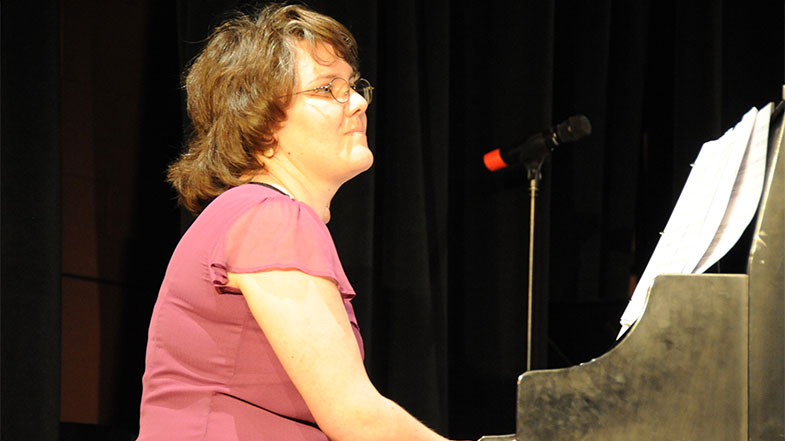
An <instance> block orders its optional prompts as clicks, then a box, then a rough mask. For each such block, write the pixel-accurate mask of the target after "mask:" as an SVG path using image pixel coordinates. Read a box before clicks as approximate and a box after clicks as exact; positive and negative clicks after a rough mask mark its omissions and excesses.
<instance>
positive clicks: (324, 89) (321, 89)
mask: <svg viewBox="0 0 785 441" xmlns="http://www.w3.org/2000/svg"><path fill="white" fill-rule="evenodd" d="M316 90H317V91H318V92H319V93H320V94H322V95H329V94H330V93H331V92H332V86H330V85H329V84H328V85H326V86H322V87H319V88H318V89H316Z"/></svg>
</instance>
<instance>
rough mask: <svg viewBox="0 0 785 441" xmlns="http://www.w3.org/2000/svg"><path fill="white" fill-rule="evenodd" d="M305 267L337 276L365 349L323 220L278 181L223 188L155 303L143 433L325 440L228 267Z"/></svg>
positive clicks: (157, 440) (185, 241) (150, 440)
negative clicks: (231, 280) (274, 185)
mask: <svg viewBox="0 0 785 441" xmlns="http://www.w3.org/2000/svg"><path fill="white" fill-rule="evenodd" d="M267 269H298V270H300V271H303V272H305V273H307V274H311V275H314V276H321V277H326V278H329V279H331V280H333V281H335V282H336V284H337V286H338V291H339V292H340V294H341V296H342V298H343V303H344V305H345V307H346V312H347V313H348V315H349V320H350V322H351V325H352V328H353V330H354V333H355V336H356V337H357V344H358V345H359V346H360V352H361V353H362V351H363V344H362V339H361V337H360V332H359V328H358V327H357V320H356V318H355V315H354V310H353V308H352V305H351V303H350V300H351V299H352V298H353V297H354V295H355V293H354V290H353V289H352V287H351V285H350V284H349V281H348V280H347V279H346V275H345V274H344V271H343V268H342V267H341V262H340V261H339V259H338V254H337V253H336V250H335V246H334V244H333V241H332V237H331V236H330V232H329V231H328V230H327V227H326V226H325V224H324V222H322V220H321V219H320V218H319V216H317V214H316V213H315V212H314V211H313V210H312V209H311V208H310V207H309V206H307V205H305V204H303V203H301V202H297V201H295V200H293V199H291V198H289V197H288V196H286V195H284V194H281V193H280V192H278V191H277V190H274V189H271V188H268V187H265V186H261V185H253V184H246V185H241V186H239V187H235V188H233V189H230V190H228V191H226V192H225V193H223V194H222V195H220V196H219V197H218V198H216V199H215V200H214V201H213V202H212V203H211V204H210V205H209V206H208V207H207V208H206V209H205V210H204V211H203V212H202V213H201V214H200V215H199V217H198V218H197V219H196V221H195V222H194V224H193V225H192V226H191V228H189V229H188V231H187V232H186V233H185V235H184V236H183V238H182V239H181V240H180V243H179V244H178V246H177V248H176V249H175V251H174V254H173V255H172V259H171V261H170V262H169V267H168V268H167V270H166V276H165V277H164V280H163V284H162V285H161V290H160V292H159V294H158V300H157V302H156V305H155V309H154V310H153V316H152V320H151V323H150V332H149V336H148V343H147V358H146V368H145V374H144V377H143V380H142V383H143V393H142V404H141V418H140V433H139V438H138V440H139V441H186V440H188V441H190V440H194V441H195V440H199V441H250V440H254V441H266V440H275V441H278V440H286V441H299V440H303V441H306V440H307V441H317V440H319V441H326V440H327V437H326V436H325V435H324V433H322V432H321V431H320V430H319V428H318V427H317V426H316V424H315V422H314V418H313V416H312V415H311V413H310V411H309V410H308V407H307V406H306V405H305V402H304V401H303V399H302V397H301V396H300V394H299V393H298V392H297V390H296V389H295V387H294V385H293V384H292V382H291V380H290V379H289V377H288V376H287V375H286V372H285V371H284V370H283V367H281V364H280V363H279V362H278V359H277V358H276V356H275V353H274V352H273V350H272V348H271V347H270V344H269V343H268V341H267V339H266V338H265V336H264V333H262V331H261V329H260V328H259V326H258V324H257V323H256V321H255V320H254V318H253V316H252V315H251V312H250V310H249V309H248V305H247V303H246V302H245V298H244V297H243V296H242V294H241V293H240V292H239V291H238V290H234V289H231V288H229V287H227V286H226V282H227V271H228V272H234V273H248V272H257V271H264V270H267Z"/></svg>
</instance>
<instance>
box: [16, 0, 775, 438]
mask: <svg viewBox="0 0 785 441" xmlns="http://www.w3.org/2000/svg"><path fill="white" fill-rule="evenodd" d="M145 3H146V4H148V3H149V5H148V10H149V14H150V20H148V25H147V27H146V28H145V29H144V30H143V31H142V32H143V35H139V36H138V38H145V39H146V41H149V42H150V43H149V44H147V45H146V46H145V47H146V48H147V49H146V50H147V51H149V54H150V56H147V57H145V58H144V60H143V61H142V62H143V63H144V64H145V66H142V67H141V68H142V69H144V72H145V77H144V78H145V80H144V81H146V82H148V84H154V85H155V86H152V87H147V88H145V89H144V90H145V92H144V93H146V94H148V95H147V98H146V99H145V100H144V103H145V104H144V105H145V106H146V109H147V110H149V111H150V115H152V116H150V117H149V119H148V120H146V121H145V122H144V123H143V124H142V125H141V126H140V127H139V131H140V134H141V137H140V139H142V140H144V143H143V144H141V145H139V146H138V149H139V154H138V155H137V157H139V158H140V162H139V163H138V164H133V166H134V167H137V169H138V172H137V173H136V176H138V179H139V182H138V184H139V186H138V192H139V195H138V197H139V200H140V201H145V200H149V199H148V198H147V196H150V195H151V194H152V193H153V192H155V200H156V201H158V202H157V204H159V205H155V204H152V205H151V203H147V204H142V202H140V204H141V205H140V210H139V213H137V214H136V216H138V219H136V220H135V221H134V223H135V225H137V228H138V231H139V237H144V238H145V241H144V242H140V241H138V240H137V241H134V240H131V241H129V251H128V253H129V256H130V257H129V262H133V261H134V259H132V257H133V256H135V255H138V254H139V253H141V252H142V248H144V249H147V250H148V251H149V249H150V247H154V246H155V244H156V243H161V244H165V246H163V247H162V248H167V251H169V248H170V244H171V243H172V242H173V241H174V240H176V239H177V238H176V237H175V236H176V234H175V233H171V231H172V230H173V229H172V228H169V227H167V228H163V227H160V226H158V225H157V223H156V222H154V221H152V220H151V218H150V216H152V214H151V213H152V212H153V211H154V210H155V209H159V210H162V211H165V210H168V209H169V207H170V206H168V205H166V201H169V200H170V198H171V197H172V196H173V195H172V194H171V193H164V194H162V193H163V192H165V190H163V188H164V187H163V186H161V185H160V181H156V183H155V184H150V183H149V182H148V181H149V180H158V179H161V178H162V168H163V165H164V164H165V163H166V162H167V161H169V160H171V159H173V158H174V156H175V155H176V149H175V148H171V144H173V143H176V141H175V140H174V138H176V136H175V135H174V133H176V132H179V131H180V128H181V125H182V118H181V112H178V111H174V110H172V109H171V107H170V106H171V103H172V99H173V97H174V96H175V95H176V93H175V92H174V91H176V90H177V87H178V78H177V76H176V75H175V74H173V73H172V71H173V70H174V68H173V67H172V65H171V64H167V63H165V62H164V60H177V61H178V63H179V67H180V69H182V67H184V66H185V64H186V63H187V61H188V60H190V59H191V58H192V57H193V56H194V55H195V54H196V53H197V52H198V50H199V49H200V48H201V45H202V44H203V41H204V38H205V37H206V35H207V33H208V31H209V29H210V28H211V27H213V26H215V25H217V24H218V23H219V22H220V20H221V19H222V18H223V17H225V11H227V10H229V9H231V8H234V7H238V6H242V5H243V4H245V3H244V2H243V3H241V2H238V1H234V0H220V1H207V0H194V1H186V0H181V1H179V2H176V3H167V2H153V1H152V0H150V1H149V2H145ZM688 3H689V2H688ZM64 4H65V5H66V7H67V3H64ZM309 4H310V5H311V6H312V7H313V8H314V9H316V10H318V11H320V12H323V13H326V14H328V15H331V16H333V17H335V18H337V19H338V20H339V21H341V22H343V23H344V24H346V25H347V26H348V27H349V28H350V29H351V30H352V32H353V33H354V34H355V36H356V37H357V39H358V41H359V44H360V49H361V50H360V55H361V61H362V64H361V67H362V70H363V73H364V76H366V77H367V78H369V79H370V80H371V82H372V83H373V84H374V86H376V87H377V94H376V99H375V102H374V104H373V105H372V106H371V109H370V110H369V122H370V125H369V141H370V143H371V145H372V149H373V150H374V153H375V157H376V162H375V165H374V167H373V168H372V169H371V170H370V171H369V172H367V173H365V174H363V175H361V176H360V177H358V178H357V179H355V180H353V181H352V182H350V183H348V184H346V186H345V187H344V188H343V189H341V191H340V192H339V193H338V195H337V196H336V199H335V200H334V203H333V219H332V221H331V222H330V225H329V227H330V229H331V231H332V233H333V236H334V238H335V241H336V245H337V246H338V249H339V253H340V255H341V258H342V261H343V264H344V266H345V269H346V271H347V274H348V275H349V277H350V279H351V281H352V284H353V285H354V287H355V288H356V289H357V291H358V296H357V298H356V300H355V307H356V309H357V314H358V318H359V321H360V326H361V329H362V331H363V335H364V338H365V341H366V346H367V357H366V365H367V367H368V370H369V373H370V375H371V378H372V380H373V381H374V383H375V384H376V385H377V387H378V388H379V389H380V390H381V391H382V392H383V393H384V394H386V395H387V396H389V397H391V398H392V399H394V400H396V401H397V402H399V403H400V404H402V405H403V406H404V407H405V408H407V409H408V410H409V411H410V412H412V413H413V414H414V415H415V416H417V417H418V418H420V419H422V420H423V421H424V422H426V423H427V424H428V425H430V426H432V427H434V428H436V429H437V430H438V431H440V432H441V433H444V434H449V435H450V436H451V437H454V438H460V439H470V438H476V437H478V436H480V435H482V434H499V433H510V432H513V431H514V429H515V427H514V425H515V423H514V422H515V392H516V391H515V388H516V380H517V377H518V375H519V374H520V373H522V372H523V370H524V367H525V359H526V358H525V354H526V347H525V346H526V313H527V311H526V285H527V275H526V267H527V248H528V228H529V221H528V219H529V216H528V212H529V197H528V191H529V189H528V182H527V180H526V176H525V171H524V170H521V169H508V170H504V171H502V172H498V173H494V174H492V173H490V172H488V171H486V170H485V169H484V168H483V166H482V155H483V154H484V153H485V152H486V151H488V150H491V149H493V148H496V147H499V146H501V145H505V144H508V143H512V142H515V141H517V140H520V139H522V138H525V137H526V136H528V135H530V134H532V133H534V132H537V131H540V130H543V129H545V128H547V127H549V126H551V125H553V124H554V123H558V122H560V121H562V120H563V119H565V118H567V117H568V116H570V115H573V114H578V113H581V114H585V115H587V116H588V117H589V118H590V120H591V121H592V126H593V134H592V135H591V136H590V137H589V138H587V139H585V140H583V141H580V142H579V143H576V144H575V145H569V146H562V147H560V148H559V149H558V150H556V151H554V153H553V155H552V156H551V158H550V159H549V160H548V161H546V163H545V165H544V167H543V180H542V182H541V188H540V191H539V194H538V197H537V217H536V222H535V227H536V239H535V246H536V250H535V260H534V269H535V275H534V291H535V304H534V311H533V312H534V332H533V345H532V353H533V361H534V366H535V367H537V368H541V367H559V366H568V365H574V364H577V363H580V362H584V361H587V360H589V359H591V358H592V357H596V356H598V355H600V354H602V353H604V352H605V351H606V350H607V349H608V347H609V346H610V345H611V344H612V342H613V340H614V337H615V334H616V332H617V331H618V324H617V321H618V318H619V316H620V314H621V311H622V309H623V308H624V306H625V305H626V301H627V298H628V295H629V293H630V289H631V286H632V285H634V282H635V279H636V277H637V276H638V275H640V273H641V272H642V271H643V268H644V266H645V264H646V261H647V260H648V257H649V255H650V254H651V252H652V251H653V248H654V245H655V244H656V240H657V239H658V237H659V236H658V232H659V231H660V230H662V228H663V227H664V225H665V222H666V221H667V218H668V216H669V214H670V212H671V210H672V207H673V204H674V203H675V200H676V197H677V196H678V194H679V192H680V190H681V188H682V186H683V183H684V181H685V180H686V176H687V173H688V172H689V164H690V162H692V161H693V159H694V158H695V156H696V155H697V152H698V149H699V148H700V146H701V144H702V143H703V142H705V141H708V140H710V139H714V138H717V137H719V136H720V135H721V134H722V133H723V132H724V130H725V129H727V128H729V127H731V126H732V125H733V124H734V123H735V122H736V121H737V120H738V119H740V118H741V116H742V114H743V113H744V112H745V111H746V110H747V109H748V108H749V107H751V106H758V107H760V106H763V105H764V104H766V103H767V102H769V101H776V100H778V99H779V96H780V88H781V85H782V82H783V77H784V75H783V72H784V69H783V59H784V58H785V57H784V56H783V13H784V11H783V3H782V2H753V4H750V3H749V2H744V3H742V2H739V1H736V2H730V1H724V2H710V4H708V3H705V4H702V5H697V4H687V3H685V2H677V1H675V0H666V1H659V2H652V1H649V0H642V1H638V2H612V1H610V0H604V1H602V0H601V1H595V2H577V1H555V0H548V1H520V2H507V1H489V2H468V1H465V0H459V1H452V2H450V1H447V0H436V1H429V2H425V1H417V0H399V1H395V2H378V1H354V0H340V1H327V0H313V1H310V2H309ZM22 16H23V17H27V18H28V19H29V17H30V16H32V14H29V15H22ZM6 17H7V13H6V10H5V9H4V11H3V30H4V32H3V37H2V38H3V113H2V122H3V219H2V220H3V293H2V301H3V328H2V332H3V334H2V343H3V393H2V396H3V426H4V432H3V434H4V435H5V434H6V432H5V422H6V420H7V419H8V418H9V415H11V414H12V413H13V409H12V408H11V407H9V406H6V403H9V402H11V401H10V400H13V399H14V398H15V397H17V396H21V395H22V392H21V391H20V390H19V389H8V388H7V386H6V384H7V380H6V378H9V377H7V375H8V369H7V366H10V365H9V364H8V361H7V359H8V358H7V357H8V356H9V355H8V352H7V350H8V349H7V348H8V346H7V344H6V342H7V341H8V339H10V338H11V337H10V336H9V334H8V330H7V329H8V327H7V326H8V325H7V323H8V322H7V321H6V320H7V319H6V317H7V313H6V311H7V306H6V305H7V304H8V302H9V301H10V300H11V297H9V294H7V293H8V292H9V291H8V290H7V285H6V283H7V280H8V277H9V276H8V274H9V272H8V269H7V266H6V265H7V264H6V262H7V256H9V255H10V254H11V253H14V252H16V250H17V249H18V248H17V246H16V245H14V247H13V250H12V249H11V248H9V247H10V244H11V242H8V240H7V238H8V237H9V236H8V235H7V233H6V225H7V224H8V223H7V222H8V221H7V219H9V217H10V216H12V215H11V214H8V210H7V208H6V207H7V205H6V204H7V201H14V200H15V201H17V203H20V204H21V203H22V202H23V199H22V198H23V197H25V196H22V193H18V194H17V193H16V192H14V193H10V192H8V191H7V189H8V188H11V187H7V184H6V177H7V176H8V175H7V171H6V170H7V167H14V165H7V162H6V161H7V159H6V158H7V153H6V145H8V142H9V140H10V139H12V138H10V137H9V136H8V135H7V133H9V132H8V129H7V127H9V125H10V124H14V125H16V124H21V126H20V127H24V124H23V123H21V122H17V120H12V119H11V117H10V116H9V112H10V111H9V110H8V109H9V108H10V107H9V106H10V105H11V103H13V101H11V98H10V96H9V95H8V93H7V91H8V90H9V81H10V80H11V78H12V77H10V76H9V72H14V73H16V74H19V76H18V77H13V78H14V84H15V85H16V84H19V83H22V84H23V83H24V81H25V80H24V79H23V78H24V75H26V72H28V71H27V70H23V69H22V68H21V67H17V66H21V64H19V65H17V64H13V65H11V64H9V63H10V53H9V52H8V51H7V50H6V49H7V46H6V45H7V41H8V40H7V30H8V29H9V28H8V26H7V22H8V20H7V19H6ZM49 26H50V28H51V29H56V23H51V24H50V25H49ZM174 31H176V32H177V35H176V36H175V35H174ZM107 32H111V30H109V29H107ZM95 38H100V36H96V37H95ZM173 40H176V41H173ZM43 57H44V58H45V59H46V60H48V62H49V63H51V64H52V65H56V61H55V60H56V59H57V58H56V56H55V55H54V54H51V53H48V52H46V53H45V54H44V55H43ZM26 64H30V65H32V64H33V63H32V62H31V61H30V60H28V61H27V62H26ZM50 72H51V70H50ZM55 75H56V73H55ZM28 78H32V77H28ZM28 81H30V83H31V84H32V80H31V79H28ZM167 84H168V85H167ZM39 92H40V93H42V94H45V95H47V96H52V97H56V96H57V95H58V94H57V91H56V90H52V89H41V90H40V91H39ZM162 94H163V95H165V96H166V98H165V99H166V103H167V104H166V106H169V107H166V109H168V110H165V111H163V110H161V103H162V101H161V97H162ZM14 109H15V110H16V109H17V108H16V107H15V108H14ZM18 109H20V110H21V111H22V112H24V114H25V115H26V116H31V115H35V114H36V112H37V110H36V109H26V110H25V108H22V107H19V108H18ZM28 120H30V119H29V118H28ZM31 121H32V120H31ZM50 127H56V124H55V125H51V126H50ZM166 127H169V129H166ZM172 128H173V129H172ZM55 133H56V132H55ZM161 133H165V135H164V137H165V138H166V139H165V141H163V140H161V139H160V138H161ZM162 145H166V146H167V148H164V149H161V146H162ZM150 158H154V160H149V159H150ZM44 174H45V173H44ZM45 188H46V187H45ZM57 191H58V190H57V187H56V186H52V187H49V189H48V191H47V192H45V193H44V195H45V197H44V198H43V199H41V201H43V202H42V203H44V204H45V205H46V206H47V207H49V208H50V209H52V210H56V204H57V199H56V197H55V196H56V195H57V194H58V193H57ZM9 198H10V199H9ZM151 210H152V211H151ZM20 212H21V211H20V210H17V212H16V213H13V218H12V219H21V218H20V217H19V216H20V214H19V213H20ZM184 219H185V221H184V223H186V224H187V223H188V222H187V221H188V218H187V217H184ZM151 232H152V233H151ZM143 233H145V234H143ZM151 234H152V235H153V236H152V237H151ZM7 244H8V245H7ZM745 246H746V248H747V249H748V248H749V244H746V245H741V246H740V247H741V251H739V253H740V255H742V258H737V259H736V260H735V261H736V265H735V266H734V265H725V264H724V267H723V268H722V271H723V272H727V271H734V270H735V271H743V270H744V268H743V260H744V259H743V254H744V251H745V250H744V247H745ZM55 248H56V247H55ZM41 253H42V254H43V255H46V256H49V257H56V255H57V250H56V249H49V250H44V251H41ZM156 255H157V254H156ZM162 261H163V258H161V259H157V258H156V260H155V265H160V266H161V268H150V267H149V265H150V264H148V266H147V267H146V268H144V272H145V274H160V273H161V272H162V271H163V266H164V265H165V263H163V262H162ZM738 262H742V263H738ZM14 277H18V276H17V275H14ZM15 280H19V281H21V280H22V279H15ZM152 284H153V282H151V281H144V282H143V283H141V284H140V286H142V287H149V286H150V285H152ZM45 291H46V292H47V293H48V295H50V296H56V288H55V287H53V286H50V287H49V288H46V289H45ZM147 291H149V292H144V290H140V289H137V290H135V291H134V293H133V295H132V296H131V295H130V294H129V298H128V299H127V300H126V301H125V302H126V304H127V305H128V307H129V308H131V311H132V316H131V318H130V319H129V320H128V321H129V324H128V325H127V328H128V330H127V334H126V336H127V338H128V339H129V342H130V344H129V345H128V348H129V350H128V351H127V352H126V353H125V355H124V357H125V360H124V361H125V364H124V366H125V368H124V369H125V370H124V371H123V373H122V375H119V376H117V377H118V378H120V380H119V381H122V382H126V383H124V384H123V385H119V386H118V387H120V388H123V389H124V390H125V392H124V393H122V394H118V402H117V403H115V407H116V409H115V410H114V414H116V415H117V416H116V417H115V424H117V425H121V426H125V427H128V428H130V429H131V430H133V425H134V424H135V423H136V421H137V419H138V407H137V405H136V404H132V405H129V404H128V403H138V398H139V394H140V392H141V391H140V390H139V378H140V377H141V374H142V363H143V359H144V348H143V339H144V338H145V336H146V334H145V331H144V329H145V327H146V326H145V325H146V323H144V318H145V317H146V318H148V319H149V313H150V308H151V305H152V302H153V301H154V299H155V295H156V293H157V291H156V290H155V289H154V288H149V289H148V290H147ZM42 298H56V297H46V296H44V297H42ZM21 311H22V312H20V314H23V316H24V317H26V318H30V317H32V318H35V317H36V314H37V313H38V312H39V311H40V310H39V309H37V308H28V309H22V310H21ZM140 322H141V324H140ZM33 346H36V347H38V348H41V350H42V351H43V353H44V354H49V355H50V356H54V355H53V352H52V351H48V350H47V349H45V345H44V343H40V344H39V343H33ZM50 361H51V360H50ZM44 366H46V367H45V368H42V369H43V370H44V371H46V372H48V373H49V375H50V376H51V375H52V372H53V371H54V370H56V369H58V368H57V367H56V366H55V364H44ZM58 374H59V372H58ZM34 375H36V377H37V376H39V374H34ZM40 375H44V374H40ZM120 401H123V402H120ZM6 409H11V410H6ZM13 414H14V415H15V416H16V415H17V414H16V413H13ZM19 415H20V416H18V418H21V419H20V420H19V421H21V422H23V421H38V420H39V419H47V418H51V416H49V417H39V416H37V415H35V414H29V415H23V414H22V413H19ZM17 437H18V438H19V439H22V438H26V437H27V435H25V436H22V435H19V436H17ZM40 439H46V438H40Z"/></svg>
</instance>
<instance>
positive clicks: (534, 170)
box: [525, 153, 547, 372]
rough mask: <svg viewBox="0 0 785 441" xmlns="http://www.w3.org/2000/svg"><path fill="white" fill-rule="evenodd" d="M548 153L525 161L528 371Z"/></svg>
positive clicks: (530, 362) (530, 365) (527, 367)
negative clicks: (538, 216)
mask: <svg viewBox="0 0 785 441" xmlns="http://www.w3.org/2000/svg"><path fill="white" fill-rule="evenodd" d="M546 156H547V153H546V154H543V155H542V156H541V157H539V158H535V159H532V160H529V161H526V162H525V165H526V177H527V179H528V180H529V277H528V279H529V280H528V282H529V283H528V288H527V293H528V306H527V308H526V371H527V372H528V371H530V370H531V368H532V317H533V315H532V309H533V307H534V213H535V201H536V199H537V192H538V191H539V183H540V180H541V179H542V173H541V169H542V164H543V162H545V158H546Z"/></svg>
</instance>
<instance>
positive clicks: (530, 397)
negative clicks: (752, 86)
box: [482, 103, 785, 441]
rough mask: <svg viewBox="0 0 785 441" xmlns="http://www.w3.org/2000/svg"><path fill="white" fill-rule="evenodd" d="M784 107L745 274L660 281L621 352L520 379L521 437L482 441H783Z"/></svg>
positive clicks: (773, 134) (772, 136)
mask: <svg viewBox="0 0 785 441" xmlns="http://www.w3.org/2000/svg"><path fill="white" fill-rule="evenodd" d="M782 106H783V103H780V105H779V106H777V110H776V111H775V113H774V117H773V118H772V124H771V128H770V133H769V154H768V160H767V161H768V164H767V173H766V182H765V186H764V194H763V197H762V199H761V204H760V207H759V209H758V216H757V225H756V228H755V232H754V235H753V241H752V246H751V250H750V258H749V266H748V273H747V274H713V275H662V276H659V277H657V278H656V279H655V281H654V283H653V284H652V287H651V289H650V290H649V297H648V300H647V305H646V309H645V312H644V314H643V315H642V316H641V318H640V320H638V322H637V323H636V324H635V325H634V326H633V327H632V328H631V329H630V330H629V332H628V333H627V336H626V337H625V338H624V339H623V340H622V341H621V342H620V343H619V344H618V345H617V346H616V347H614V348H613V349H611V350H610V351H609V352H607V353H606V354H604V355H602V356H601V357H599V358H597V359H594V360H592V361H590V362H587V363H584V364H581V365H578V366H573V367H569V368H565V369H554V370H541V371H531V372H526V373H525V374H523V375H521V377H520V378H519V381H518V404H517V421H516V433H515V434H514V435H505V436H487V437H483V438H482V440H487V441H491V440H499V441H501V440H517V441H546V440H547V441H556V440H586V441H589V440H591V441H594V440H597V441H599V440H602V441H615V440H624V441H629V440H634V441H637V440H646V441H648V440H663V441H665V440H667V441H676V440H684V441H725V440H727V441H741V440H745V441H746V440H756V441H757V440H761V441H773V440H785V264H784V263H783V262H784V261H785V259H784V255H785V232H784V231H783V230H785V209H784V208H783V206H784V205H785V158H783V156H785V151H783V149H782V148H781V147H782V139H783V123H782V113H783V112H782Z"/></svg>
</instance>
